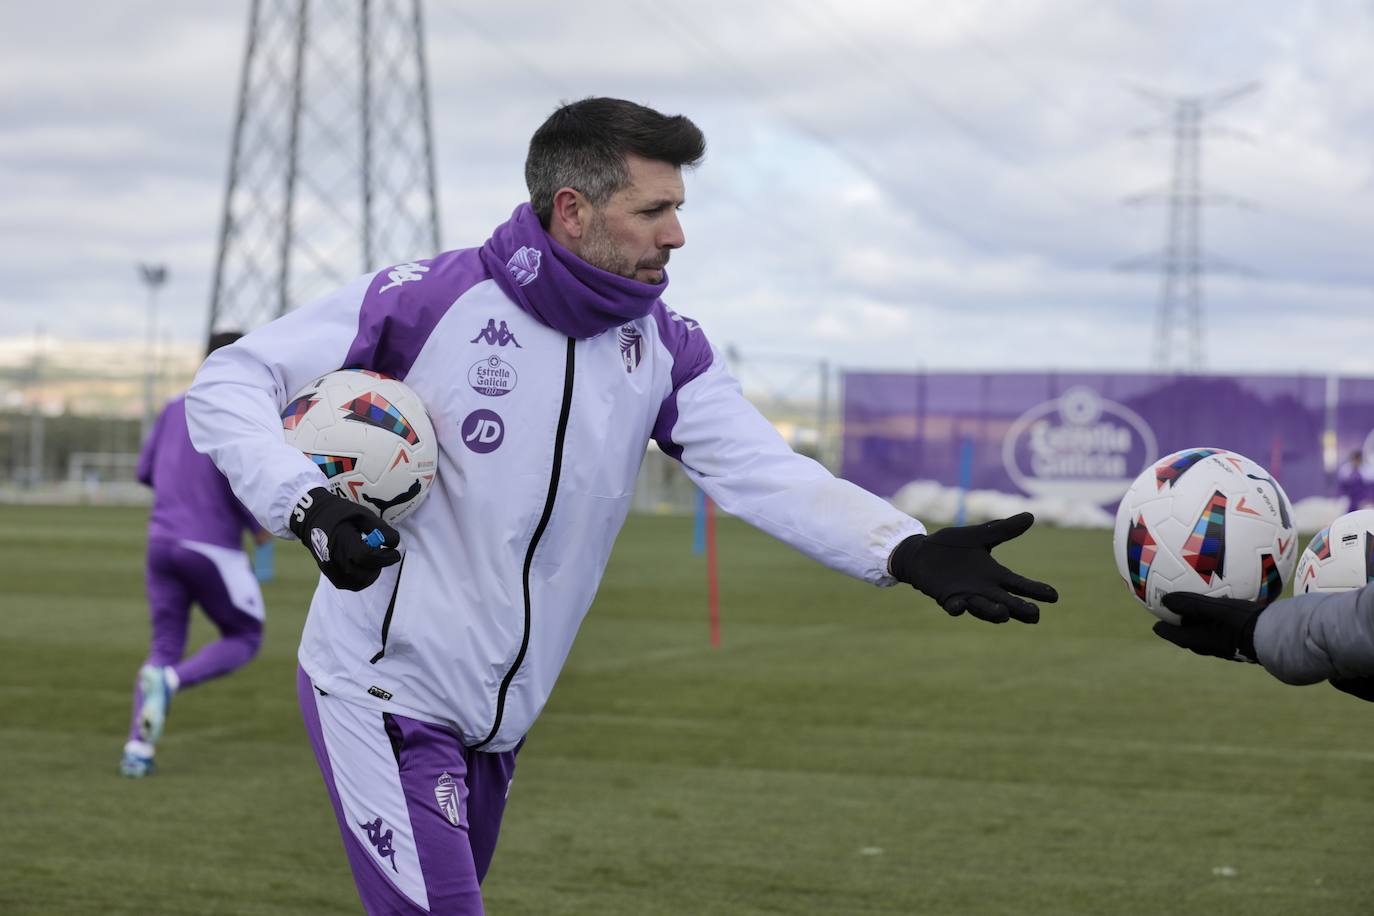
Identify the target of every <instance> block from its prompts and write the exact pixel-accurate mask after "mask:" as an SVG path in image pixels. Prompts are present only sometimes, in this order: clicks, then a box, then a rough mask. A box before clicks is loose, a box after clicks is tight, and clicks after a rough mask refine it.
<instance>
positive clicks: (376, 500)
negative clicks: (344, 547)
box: [281, 369, 439, 525]
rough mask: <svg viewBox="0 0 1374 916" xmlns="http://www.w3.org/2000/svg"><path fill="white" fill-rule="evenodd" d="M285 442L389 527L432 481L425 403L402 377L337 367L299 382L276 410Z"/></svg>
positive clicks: (434, 449)
mask: <svg viewBox="0 0 1374 916" xmlns="http://www.w3.org/2000/svg"><path fill="white" fill-rule="evenodd" d="M281 424H282V429H283V431H284V435H285V437H286V441H287V443H288V444H290V445H294V446H295V447H296V448H298V449H300V450H301V451H303V452H305V454H306V456H307V457H308V458H310V460H312V461H314V462H315V464H317V465H319V468H320V470H321V471H323V472H324V475H325V476H326V477H328V478H329V489H330V490H332V491H334V492H335V493H337V494H338V495H340V496H342V497H344V498H345V499H351V500H353V501H354V502H355V503H358V504H359V505H362V506H367V507H368V508H369V509H371V510H373V511H374V512H376V513H377V514H378V515H380V516H381V517H382V519H383V520H384V521H386V522H388V523H390V524H393V525H394V524H396V523H397V522H399V521H401V519H403V518H405V517H406V516H407V515H410V513H412V512H414V511H415V510H416V509H417V508H419V506H420V503H422V502H423V501H424V498H425V495H426V494H427V493H428V492H429V488H430V486H431V485H432V484H433V483H434V473H435V469H436V466H437V465H436V462H437V461H438V458H439V444H438V440H436V439H435V437H434V427H433V426H432V425H430V422H429V415H428V414H426V413H425V405H424V404H422V403H421V402H420V398H419V396H418V395H416V394H415V392H414V391H412V390H410V388H409V387H407V386H406V385H405V384H404V383H403V382H401V381H399V380H398V379H394V378H391V377H390V376H386V375H381V374H380V373H377V372H372V371H370V370H367V369H340V370H338V371H336V372H329V373H326V374H325V375H322V376H320V377H319V378H317V379H315V380H314V381H313V382H311V383H310V384H309V385H306V386H305V387H304V388H302V389H301V390H300V391H298V392H297V393H296V395H295V396H294V397H292V398H291V400H290V402H288V403H287V405H286V409H285V410H283V411H282V415H281Z"/></svg>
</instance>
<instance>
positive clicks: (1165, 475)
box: [1113, 448, 1298, 624]
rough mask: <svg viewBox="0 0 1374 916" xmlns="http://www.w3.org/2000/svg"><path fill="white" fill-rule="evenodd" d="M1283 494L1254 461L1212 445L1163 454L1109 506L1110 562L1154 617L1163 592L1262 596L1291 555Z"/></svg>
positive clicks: (1280, 579)
mask: <svg viewBox="0 0 1374 916" xmlns="http://www.w3.org/2000/svg"><path fill="white" fill-rule="evenodd" d="M1297 540H1298V539H1297V529H1296V527H1295V526H1294V524H1293V513H1292V510H1291V509H1290V508H1289V503H1288V496H1287V495H1286V494H1285V493H1284V492H1283V488H1282V487H1280V486H1279V484H1278V481H1276V480H1274V478H1272V477H1270V476H1269V472H1268V471H1266V470H1264V468H1262V467H1260V466H1259V465H1258V464H1256V463H1255V462H1253V461H1251V460H1250V459H1249V458H1246V457H1244V456H1242V455H1237V454H1236V453H1235V452H1228V451H1226V450H1225V449H1219V448H1190V449H1184V450H1183V451H1181V452H1175V453H1174V454H1172V455H1170V456H1168V457H1167V458H1161V459H1160V460H1159V461H1156V462H1155V463H1154V464H1153V465H1151V466H1150V467H1149V468H1147V469H1146V470H1145V471H1144V473H1142V474H1141V475H1140V476H1139V477H1137V478H1136V479H1135V483H1133V484H1131V488H1130V490H1128V491H1127V492H1126V496H1125V497H1124V498H1123V499H1122V500H1121V505H1120V507H1119V508H1118V509H1117V510H1116V531H1115V537H1114V538H1113V549H1114V551H1115V553H1116V568H1117V570H1118V571H1119V572H1120V573H1121V577H1122V578H1123V579H1125V580H1126V585H1127V586H1128V587H1129V588H1130V590H1131V594H1132V595H1134V596H1135V597H1136V600H1138V601H1139V602H1140V603H1141V604H1143V605H1145V607H1146V608H1147V609H1149V611H1150V612H1151V613H1152V614H1154V615H1155V616H1156V617H1158V618H1159V619H1161V620H1164V621H1166V622H1168V623H1172V624H1177V623H1179V622H1180V621H1179V619H1178V617H1177V615H1175V614H1173V613H1171V612H1170V611H1168V610H1167V609H1165V607H1164V604H1163V598H1164V596H1165V595H1166V594H1168V593H1169V592H1195V593H1197V594H1200V595H1215V596H1219V597H1229V598H1240V599H1243V600H1246V601H1259V602H1261V603H1263V604H1268V603H1269V602H1271V601H1273V600H1274V599H1275V598H1277V597H1279V595H1280V594H1282V593H1283V584H1284V583H1285V582H1287V581H1288V580H1289V579H1290V578H1291V577H1292V573H1293V565H1294V563H1295V562H1296V561H1297V557H1298V549H1297Z"/></svg>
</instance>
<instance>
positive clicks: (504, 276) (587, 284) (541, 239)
mask: <svg viewBox="0 0 1374 916" xmlns="http://www.w3.org/2000/svg"><path fill="white" fill-rule="evenodd" d="M481 257H482V263H483V265H485V266H486V269H487V272H488V273H489V274H491V277H492V279H493V280H495V281H496V285H497V286H499V287H501V291H502V292H504V293H505V294H506V295H507V296H509V297H510V298H511V299H514V300H515V302H516V303H517V304H518V305H519V306H520V307H521V308H522V309H524V310H525V311H526V312H529V313H530V314H531V315H533V316H534V317H535V318H537V319H539V320H540V321H541V322H543V323H544V324H546V325H548V326H549V327H551V328H553V329H554V330H556V331H560V332H562V333H564V334H566V335H568V336H569V337H576V338H580V339H585V338H588V337H595V336H596V335H597V334H600V333H601V332H602V331H607V330H610V329H611V328H618V327H620V326H621V325H623V324H625V323H627V322H630V321H634V320H635V319H637V318H643V317H644V316H645V315H647V314H649V312H650V310H651V309H653V307H654V303H655V302H657V301H658V297H659V295H660V294H661V293H662V292H663V290H664V289H665V288H666V287H667V286H668V273H667V271H664V273H663V282H662V283H655V284H649V283H640V282H639V281H638V280H630V279H627V278H625V277H620V276H617V275H615V274H613V273H610V272H608V271H604V270H601V269H600V268H598V267H593V266H592V265H590V264H588V263H587V262H586V261H584V260H582V259H581V258H579V257H578V256H577V255H575V254H573V253H572V252H571V251H569V250H568V249H566V248H564V247H563V246H562V245H560V244H558V243H557V242H555V241H554V240H553V238H552V237H550V236H549V234H548V233H547V232H545V231H544V227H543V226H541V225H540V224H539V217H537V216H535V215H534V210H533V209H532V208H531V207H530V205H529V204H521V205H520V206H518V207H516V208H515V212H514V213H513V214H511V218H510V220H509V221H508V222H505V223H502V224H501V225H500V226H497V227H496V231H495V232H493V233H492V234H491V238H489V239H487V242H486V244H485V245H483V246H482V250H481Z"/></svg>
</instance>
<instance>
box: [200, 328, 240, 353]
mask: <svg viewBox="0 0 1374 916" xmlns="http://www.w3.org/2000/svg"><path fill="white" fill-rule="evenodd" d="M242 336H243V332H242V331H216V332H215V333H213V334H211V335H210V342H209V343H208V344H206V346H205V355H206V356H209V355H210V354H211V353H214V352H215V351H216V350H218V349H219V348H220V347H227V346H229V345H230V344H231V343H233V342H234V341H236V340H238V339H239V338H240V337H242Z"/></svg>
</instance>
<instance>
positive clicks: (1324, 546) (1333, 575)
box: [1293, 509, 1374, 595]
mask: <svg viewBox="0 0 1374 916" xmlns="http://www.w3.org/2000/svg"><path fill="white" fill-rule="evenodd" d="M1370 582H1374V509H1357V510H1355V511H1354V512H1349V513H1347V514H1345V515H1342V516H1341V517H1340V518H1338V519H1336V520H1335V521H1334V522H1332V523H1331V524H1330V525H1327V526H1326V527H1325V528H1323V529H1322V530H1321V531H1318V532H1317V533H1316V534H1315V535H1313V536H1312V541H1311V543H1309V544H1308V545H1307V549H1306V550H1304V551H1303V552H1302V556H1301V557H1300V558H1299V559H1298V578H1297V579H1296V580H1294V582H1293V592H1294V594H1298V595H1305V594H1307V593H1308V592H1343V591H1347V590H1349V589H1352V588H1364V587H1365V586H1366V585H1368V584H1369V583H1370Z"/></svg>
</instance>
